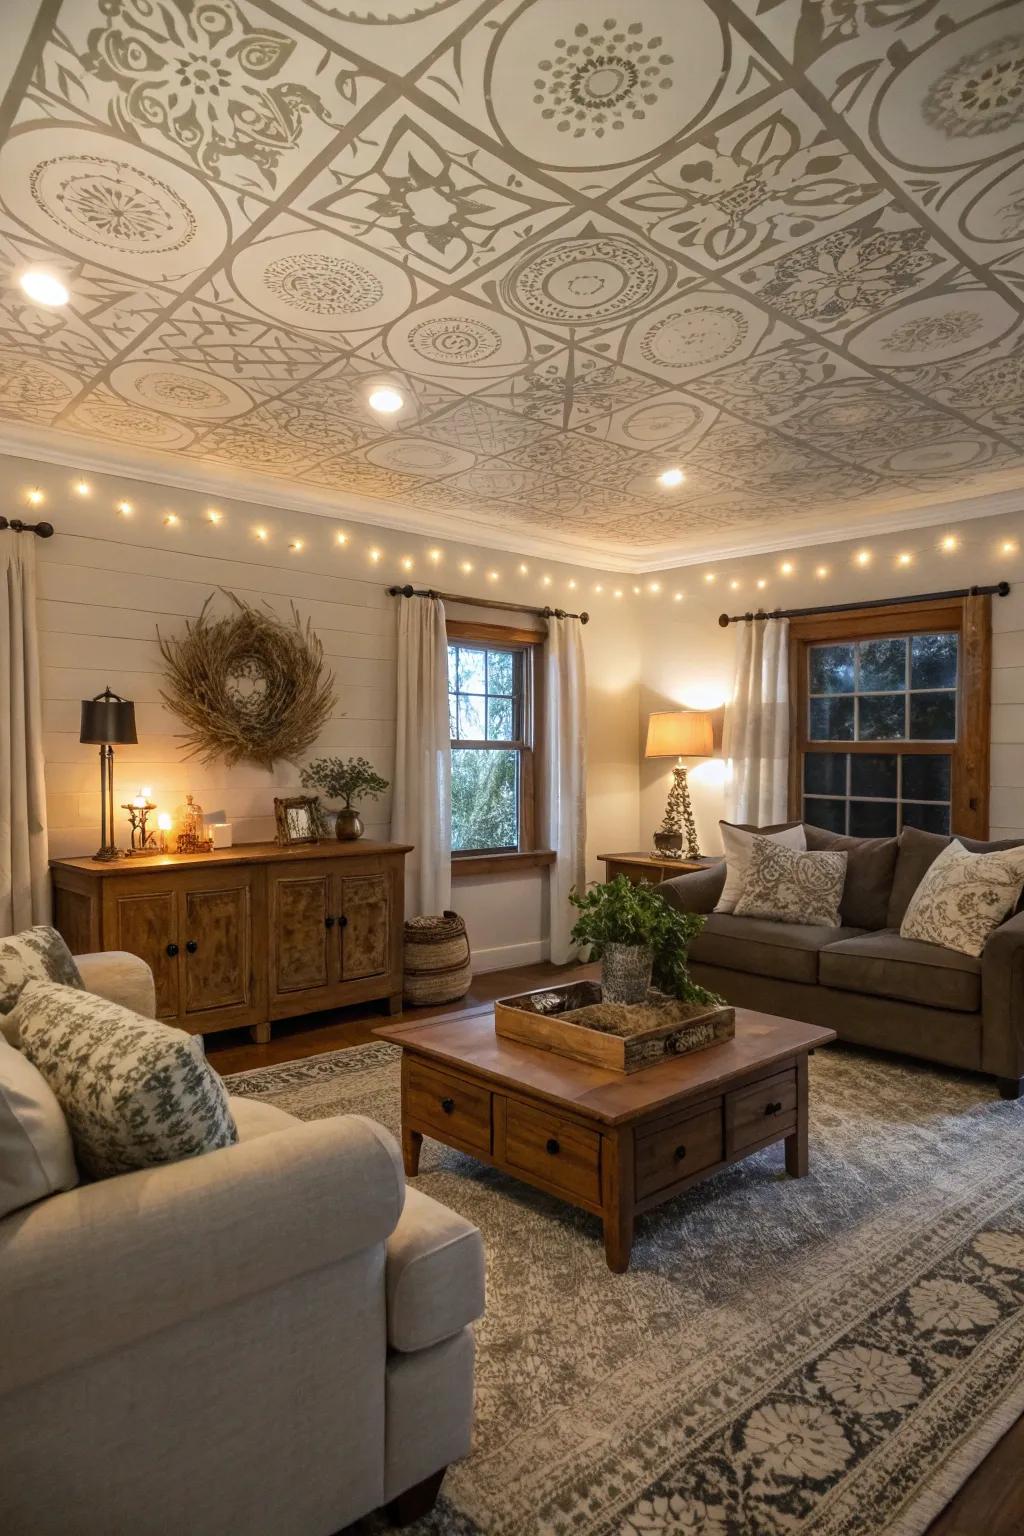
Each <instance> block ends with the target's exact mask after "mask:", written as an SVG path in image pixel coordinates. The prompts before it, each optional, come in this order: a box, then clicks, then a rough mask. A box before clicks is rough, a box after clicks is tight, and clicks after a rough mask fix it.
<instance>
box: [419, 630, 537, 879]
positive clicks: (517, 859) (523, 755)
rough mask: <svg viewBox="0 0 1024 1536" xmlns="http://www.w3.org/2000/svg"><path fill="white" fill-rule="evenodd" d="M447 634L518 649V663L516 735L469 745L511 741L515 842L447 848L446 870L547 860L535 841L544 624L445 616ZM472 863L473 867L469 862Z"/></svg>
mask: <svg viewBox="0 0 1024 1536" xmlns="http://www.w3.org/2000/svg"><path fill="white" fill-rule="evenodd" d="M445 627H446V629H447V632H448V639H449V640H450V641H452V642H453V643H455V644H457V645H473V644H477V645H485V646H496V647H500V648H501V649H502V650H507V651H521V652H522V665H523V709H524V719H523V729H522V737H523V739H522V741H519V742H511V743H509V742H494V743H485V742H482V743H474V744H473V751H477V752H486V751H488V750H492V749H493V750H496V751H503V750H505V749H506V748H507V747H508V746H512V747H514V748H515V750H516V751H517V752H518V753H519V847H518V849H514V850H506V849H499V850H494V849H491V850H488V849H481V848H467V849H465V850H460V851H458V852H456V851H454V850H453V851H452V874H453V875H464V876H469V875H471V874H496V873H499V872H501V871H504V870H509V869H512V868H520V869H523V868H527V867H537V866H538V865H540V864H550V863H551V862H552V861H553V859H554V854H553V853H552V852H551V851H550V850H548V849H541V848H538V847H537V840H538V829H539V827H540V820H541V818H540V806H539V796H540V775H539V774H538V772H537V767H536V759H537V754H538V752H540V751H542V750H543V741H544V667H543V664H542V663H543V653H542V651H541V649H540V647H541V646H542V645H543V644H544V641H545V640H546V639H547V633H546V631H544V630H536V629H518V628H516V627H515V626H514V625H511V624H509V625H506V624H482V623H477V622H476V620H473V619H448V620H447V622H446V625H445ZM474 866H476V867H474Z"/></svg>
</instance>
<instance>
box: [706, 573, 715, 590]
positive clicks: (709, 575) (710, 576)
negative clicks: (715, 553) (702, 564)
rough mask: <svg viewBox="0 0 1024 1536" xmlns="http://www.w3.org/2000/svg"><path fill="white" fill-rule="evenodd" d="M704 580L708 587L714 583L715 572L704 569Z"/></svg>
mask: <svg viewBox="0 0 1024 1536" xmlns="http://www.w3.org/2000/svg"><path fill="white" fill-rule="evenodd" d="M704 580H705V581H706V582H707V584H708V586H709V587H710V586H713V585H714V583H715V573H714V571H705V572H704Z"/></svg>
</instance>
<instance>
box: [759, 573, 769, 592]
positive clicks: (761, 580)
mask: <svg viewBox="0 0 1024 1536" xmlns="http://www.w3.org/2000/svg"><path fill="white" fill-rule="evenodd" d="M767 585H768V583H767V582H766V581H765V579H764V577H763V576H759V577H758V579H757V590H758V591H759V592H763V591H764V589H765V587H766V586H767Z"/></svg>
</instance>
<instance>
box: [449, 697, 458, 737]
mask: <svg viewBox="0 0 1024 1536" xmlns="http://www.w3.org/2000/svg"><path fill="white" fill-rule="evenodd" d="M448 730H449V733H450V734H451V738H452V740H453V741H458V739H459V698H458V694H455V693H450V694H449V695H448Z"/></svg>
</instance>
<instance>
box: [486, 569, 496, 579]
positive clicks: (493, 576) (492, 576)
mask: <svg viewBox="0 0 1024 1536" xmlns="http://www.w3.org/2000/svg"><path fill="white" fill-rule="evenodd" d="M497 579H498V573H497V571H488V572H487V580H488V581H497Z"/></svg>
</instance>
